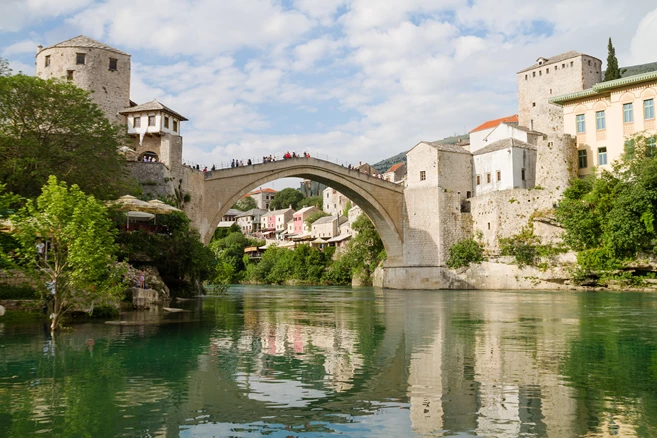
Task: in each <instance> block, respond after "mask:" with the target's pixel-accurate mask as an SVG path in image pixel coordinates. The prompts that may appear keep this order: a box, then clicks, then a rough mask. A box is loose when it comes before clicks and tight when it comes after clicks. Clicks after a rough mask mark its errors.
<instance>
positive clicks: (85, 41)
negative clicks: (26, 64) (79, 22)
mask: <svg viewBox="0 0 657 438" xmlns="http://www.w3.org/2000/svg"><path fill="white" fill-rule="evenodd" d="M54 47H85V48H90V49H103V50H109V51H110V52H115V53H120V54H121V55H127V56H130V54H129V53H126V52H124V51H122V50H119V49H115V48H114V47H110V46H108V45H107V44H103V43H101V42H100V41H96V40H93V39H91V38H89V37H86V36H84V35H79V36H76V37H75V38H71V39H70V40H66V41H62V42H61V43H57V44H55V45H54V46H50V47H46V48H47V49H51V48H54ZM44 50H45V49H44Z"/></svg>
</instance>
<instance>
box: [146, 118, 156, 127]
mask: <svg viewBox="0 0 657 438" xmlns="http://www.w3.org/2000/svg"><path fill="white" fill-rule="evenodd" d="M148 126H155V116H148Z"/></svg>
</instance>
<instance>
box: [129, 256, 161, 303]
mask: <svg viewBox="0 0 657 438" xmlns="http://www.w3.org/2000/svg"><path fill="white" fill-rule="evenodd" d="M126 268H127V271H126V273H125V276H124V278H125V280H126V282H127V283H128V284H129V285H130V286H132V289H138V287H137V286H139V276H140V274H141V273H142V272H143V273H144V283H146V284H145V286H146V289H152V290H154V291H156V292H157V293H158V294H159V298H160V299H162V300H168V299H169V298H170V297H171V293H170V292H169V287H168V286H167V285H166V284H164V281H163V280H162V277H160V273H159V272H158V270H157V268H156V267H154V266H143V267H142V268H141V269H137V268H135V267H134V266H132V265H129V264H127V263H126ZM128 293H129V291H128ZM133 296H134V295H133Z"/></svg>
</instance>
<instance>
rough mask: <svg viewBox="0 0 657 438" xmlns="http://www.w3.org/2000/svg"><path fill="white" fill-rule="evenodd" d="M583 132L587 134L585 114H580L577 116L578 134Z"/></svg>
mask: <svg viewBox="0 0 657 438" xmlns="http://www.w3.org/2000/svg"><path fill="white" fill-rule="evenodd" d="M582 132H586V123H585V120H584V114H578V115H577V133H578V134H581V133H582Z"/></svg>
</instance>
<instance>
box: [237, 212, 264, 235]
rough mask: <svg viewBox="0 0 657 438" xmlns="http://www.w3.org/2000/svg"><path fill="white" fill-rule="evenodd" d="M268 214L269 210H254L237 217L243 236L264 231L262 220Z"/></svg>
mask: <svg viewBox="0 0 657 438" xmlns="http://www.w3.org/2000/svg"><path fill="white" fill-rule="evenodd" d="M265 213H267V210H263V209H259V208H253V209H251V210H248V211H244V212H242V213H240V214H238V215H237V216H236V223H237V226H238V227H240V230H242V234H253V233H258V232H260V231H261V229H262V223H261V218H262V215H263V214H265Z"/></svg>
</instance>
